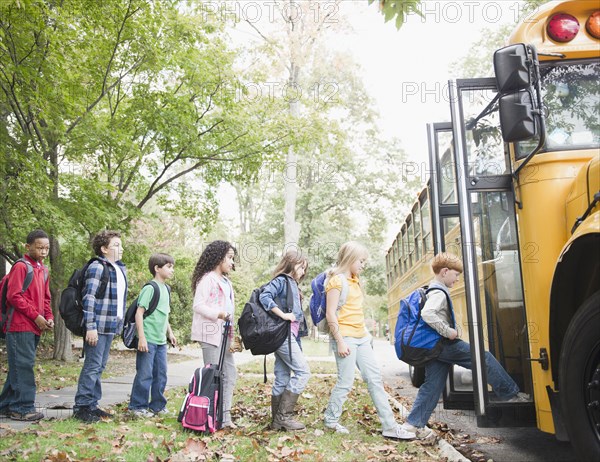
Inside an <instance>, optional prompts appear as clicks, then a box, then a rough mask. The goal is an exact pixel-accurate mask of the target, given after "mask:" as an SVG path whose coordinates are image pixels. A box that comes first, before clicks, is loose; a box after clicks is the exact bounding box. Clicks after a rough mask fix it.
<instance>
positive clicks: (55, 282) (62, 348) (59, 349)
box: [48, 143, 73, 361]
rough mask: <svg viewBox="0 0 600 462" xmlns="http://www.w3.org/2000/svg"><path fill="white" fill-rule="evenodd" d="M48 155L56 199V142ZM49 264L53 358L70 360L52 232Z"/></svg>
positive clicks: (59, 267) (61, 278)
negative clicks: (60, 310) (50, 272)
mask: <svg viewBox="0 0 600 462" xmlns="http://www.w3.org/2000/svg"><path fill="white" fill-rule="evenodd" d="M48 157H49V159H50V165H51V168H50V178H51V179H52V182H53V188H52V197H53V199H54V200H55V201H58V145H57V144H56V143H53V144H52V147H51V148H50V150H49V156H48ZM50 266H51V268H52V275H51V276H52V277H51V279H50V293H51V295H52V314H53V315H54V356H53V358H54V359H56V360H59V361H72V360H73V350H72V348H71V332H70V331H69V330H68V329H67V328H66V327H65V323H64V322H63V320H62V318H61V317H60V313H59V312H58V306H59V304H60V294H61V290H62V288H63V287H64V282H65V269H64V266H63V262H62V257H61V253H60V244H59V243H58V239H57V237H56V236H55V235H54V234H53V235H51V236H50Z"/></svg>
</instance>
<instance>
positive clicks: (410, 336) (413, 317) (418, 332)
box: [394, 287, 455, 367]
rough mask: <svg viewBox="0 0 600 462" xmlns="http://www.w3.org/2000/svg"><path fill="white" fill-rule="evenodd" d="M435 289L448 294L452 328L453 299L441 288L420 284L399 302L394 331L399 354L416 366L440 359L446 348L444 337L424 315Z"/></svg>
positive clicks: (406, 361)
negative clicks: (423, 317) (428, 295)
mask: <svg viewBox="0 0 600 462" xmlns="http://www.w3.org/2000/svg"><path fill="white" fill-rule="evenodd" d="M433 290H441V291H442V292H444V295H446V300H447V301H448V307H449V309H450V315H451V317H452V324H453V327H454V324H455V322H454V310H453V308H452V302H451V300H450V297H449V296H448V294H447V293H446V292H445V291H444V290H442V289H439V288H436V287H432V288H428V287H420V288H418V289H416V290H414V291H413V292H412V293H411V294H410V295H409V296H408V297H407V298H405V299H404V300H401V301H400V310H399V311H398V320H397V321H396V329H395V332H394V339H395V344H394V346H395V347H396V356H398V359H400V360H401V361H404V362H405V363H407V364H410V365H411V366H414V367H420V366H424V365H425V364H426V363H427V362H429V361H431V360H432V359H435V358H437V357H438V356H439V355H440V353H441V351H442V348H443V347H444V343H443V340H444V339H443V337H442V336H441V335H440V334H438V333H437V331H436V330H435V329H433V328H432V327H431V326H430V325H429V324H427V323H426V322H425V321H424V320H423V319H422V318H421V311H422V310H423V307H424V306H425V302H426V301H427V294H428V293H429V292H431V291H433Z"/></svg>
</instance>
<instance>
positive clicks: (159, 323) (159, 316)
mask: <svg viewBox="0 0 600 462" xmlns="http://www.w3.org/2000/svg"><path fill="white" fill-rule="evenodd" d="M154 282H156V283H157V284H158V287H160V298H159V299H158V305H157V306H156V309H155V310H154V312H153V313H152V314H151V315H150V316H148V317H147V318H145V319H144V335H145V336H146V341H147V342H148V343H154V344H155V345H164V344H165V343H167V323H168V322H169V312H170V311H171V308H170V306H169V302H170V300H169V289H167V286H166V285H165V284H163V283H161V282H158V281H154ZM153 294H154V289H153V288H152V286H145V287H144V288H143V289H142V291H141V292H140V295H139V297H138V307H143V308H146V309H148V307H149V306H150V301H151V300H152V295H153Z"/></svg>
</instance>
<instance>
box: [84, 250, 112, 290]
mask: <svg viewBox="0 0 600 462" xmlns="http://www.w3.org/2000/svg"><path fill="white" fill-rule="evenodd" d="M95 261H97V262H98V263H100V264H101V265H102V276H101V278H100V285H99V286H98V289H97V290H96V298H104V294H106V288H107V287H108V284H109V283H110V273H109V272H108V263H106V262H105V261H104V260H102V259H101V258H98V257H94V258H90V260H89V261H88V262H87V263H86V265H85V267H84V268H85V270H84V271H82V274H81V278H82V284H81V286H80V287H81V290H82V291H83V289H84V288H85V279H86V278H85V273H87V269H88V267H89V266H90V265H91V264H92V263H93V262H95Z"/></svg>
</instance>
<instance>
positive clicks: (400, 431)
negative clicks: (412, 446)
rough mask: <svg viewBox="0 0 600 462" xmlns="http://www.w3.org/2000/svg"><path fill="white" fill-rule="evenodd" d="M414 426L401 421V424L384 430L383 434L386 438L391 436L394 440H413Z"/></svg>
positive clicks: (414, 434) (414, 436) (414, 435)
mask: <svg viewBox="0 0 600 462" xmlns="http://www.w3.org/2000/svg"><path fill="white" fill-rule="evenodd" d="M414 429H415V427H413V426H412V425H411V424H408V423H403V424H402V425H396V428H394V429H392V430H384V431H383V433H382V434H383V436H384V437H386V438H393V439H395V440H413V439H415V438H416V437H417V435H416V433H415V431H414Z"/></svg>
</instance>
